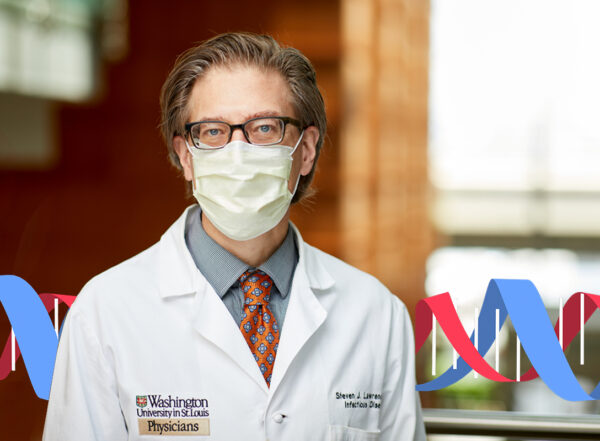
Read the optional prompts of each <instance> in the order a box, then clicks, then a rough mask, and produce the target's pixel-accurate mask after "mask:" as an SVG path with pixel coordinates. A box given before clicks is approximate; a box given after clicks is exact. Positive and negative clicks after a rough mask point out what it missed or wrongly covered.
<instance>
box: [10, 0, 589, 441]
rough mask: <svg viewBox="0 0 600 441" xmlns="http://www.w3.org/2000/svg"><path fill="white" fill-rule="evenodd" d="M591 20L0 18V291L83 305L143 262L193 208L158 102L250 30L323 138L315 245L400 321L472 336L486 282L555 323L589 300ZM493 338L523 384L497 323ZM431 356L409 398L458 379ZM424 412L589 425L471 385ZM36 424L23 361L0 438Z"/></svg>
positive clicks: (156, 13) (57, 0)
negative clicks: (576, 298) (380, 295)
mask: <svg viewBox="0 0 600 441" xmlns="http://www.w3.org/2000/svg"><path fill="white" fill-rule="evenodd" d="M598 17H600V3H598V2H597V1H595V0H576V1H573V2H569V3H568V4H567V3H564V2H559V1H557V0H552V1H548V0H505V1H494V0H458V1H453V2H445V1H442V0H332V1H322V0H303V1H300V0H288V1H286V2H280V1H274V0H264V1H261V2H259V3H256V2H243V1H227V2H215V1H198V0H194V1H193V0H174V1H171V2H165V1H159V0H0V274H16V275H18V276H20V277H22V278H24V279H25V280H27V281H28V282H29V283H30V284H31V285H32V286H33V287H34V288H35V289H36V290H37V291H38V292H55V293H61V294H73V295H74V294H77V293H78V292H79V290H80V289H81V287H82V286H83V284H84V283H85V282H86V281H87V280H89V279H90V278H91V277H92V276H94V275H95V274H97V273H99V272H101V271H103V270H105V269H107V268H109V267H111V266H113V265H115V264H117V263H119V262H120V261H122V260H124V259H126V258H128V257H131V256H133V255H134V254H137V253H138V252H140V251H141V250H143V249H145V248H147V247H148V246H150V245H152V244H153V243H155V242H156V241H157V240H158V239H159V238H160V235H161V234H162V233H163V232H164V230H165V229H166V228H167V227H168V226H169V225H170V224H171V223H172V222H173V221H174V220H175V219H176V218H177V217H178V216H179V215H180V213H181V212H182V210H183V209H184V208H185V207H186V206H187V205H190V204H192V203H194V202H195V201H194V200H193V199H190V198H187V197H186V185H185V183H184V181H183V179H182V178H181V177H180V176H179V174H178V172H177V171H176V170H175V169H174V168H173V167H171V166H170V165H169V163H168V161H167V151H166V147H165V146H164V145H163V142H162V140H161V139H160V134H159V131H158V123H159V103H158V96H159V92H160V88H161V86H162V83H163V81H164V80H165V78H166V75H167V73H168V72H169V70H170V69H171V67H172V65H173V63H174V60H175V58H176V56H177V55H178V54H180V53H181V52H183V51H184V50H186V49H187V48H189V47H190V46H192V45H194V44H195V43H197V42H199V41H201V40H204V39H206V38H209V37H211V36H213V35H216V34H218V33H221V32H225V31H238V30H245V31H255V32H261V33H269V34H272V35H273V36H274V37H275V38H276V39H278V40H279V41H281V42H282V43H283V44H285V45H291V46H294V47H296V48H298V49H300V50H301V51H302V52H303V53H304V54H305V55H307V56H308V58H309V59H310V60H311V61H312V62H313V64H314V66H315V68H316V70H317V78H318V82H319V85H320V88H321V91H322V93H323V95H324V98H325V102H326V107H327V113H328V118H329V127H328V137H327V139H326V142H325V146H324V150H323V152H322V154H321V158H320V160H319V166H318V171H317V174H316V178H315V182H314V186H315V187H316V189H317V195H316V196H315V197H314V198H313V199H312V200H309V201H306V202H304V203H302V204H301V205H299V206H296V207H294V209H293V220H294V222H295V223H296V224H297V225H298V226H299V228H300V230H301V231H302V234H303V236H304V238H305V240H306V241H307V242H309V243H311V244H313V245H315V246H317V247H319V248H321V249H323V250H325V251H327V252H329V253H331V254H334V255H336V256H338V257H340V258H342V259H344V260H346V261H348V262H349V263H351V264H353V265H355V266H357V267H359V268H361V269H363V270H365V271H368V272H370V273H372V274H374V275H376V276H377V277H378V278H380V279H381V280H382V281H383V282H384V283H385V284H386V285H387V286H388V287H389V288H390V289H391V290H392V291H393V292H394V293H395V294H397V295H398V296H399V297H400V298H401V299H402V300H403V301H404V302H405V303H406V305H407V307H408V308H409V311H411V313H412V312H413V311H414V306H415V304H416V303H417V301H418V300H419V299H421V298H423V297H425V296H427V295H434V294H439V293H442V292H446V291H449V292H450V294H451V295H452V298H453V301H454V303H455V304H456V305H457V309H458V312H459V315H460V316H461V319H462V321H463V324H464V326H465V329H466V330H467V332H469V333H470V331H471V330H472V329H473V310H474V308H475V307H477V306H480V305H481V302H482V300H483V295H484V293H485V289H486V287H487V283H488V282H489V279H490V278H492V277H496V278H527V279H530V280H532V281H533V282H534V283H535V284H536V286H537V287H538V289H539V290H540V292H541V294H542V298H543V299H544V303H545V304H546V307H547V309H548V313H549V315H550V317H551V319H552V321H553V322H554V321H555V320H556V317H557V316H558V307H559V304H560V299H561V298H562V299H563V300H566V299H567V298H568V297H569V296H570V295H571V294H572V293H574V292H577V291H587V292H592V293H594V292H596V293H598V292H600V271H599V270H598V269H599V267H600V173H599V171H600V170H599V169H600V165H598V164H600V124H599V123H598V121H599V117H600V104H599V103H600V83H599V82H598V81H597V79H598V78H600V57H599V56H598V55H597V54H598V53H600V27H598V26H597V20H598ZM63 314H64V311H63ZM61 316H62V314H61ZM9 332H10V325H9V323H8V320H7V318H6V316H5V314H4V313H3V312H2V313H0V336H2V337H1V338H2V341H4V340H3V339H4V337H3V336H8V335H9ZM599 332H600V322H599V321H598V320H597V319H595V318H594V317H592V319H591V320H590V322H588V325H586V361H585V364H584V365H580V363H579V358H580V357H579V355H580V354H579V352H578V348H579V344H578V343H579V342H578V341H577V339H576V341H574V343H573V344H572V347H571V348H570V349H569V351H570V352H568V357H569V361H570V362H571V366H572V368H573V369H574V371H576V373H577V375H578V378H579V379H580V382H581V383H582V385H584V387H587V386H591V387H592V388H593V386H594V385H595V384H596V383H597V382H598V380H600V379H599V378H598V375H597V372H598V369H597V368H596V369H594V366H599V365H600V356H599V355H597V354H600V347H598V346H600V343H597V341H598V338H597V337H598V333H599ZM501 337H502V338H501V340H500V342H499V344H500V345H501V351H502V352H501V353H502V359H501V365H500V371H501V372H502V373H503V374H505V375H507V376H511V377H514V376H515V367H514V366H515V351H514V345H515V334H514V332H513V331H512V330H511V328H510V323H508V324H507V325H505V327H504V328H503V329H502V334H501ZM431 344H432V343H431V341H430V342H429V343H428V345H429V347H426V348H424V349H423V350H422V351H421V352H420V353H419V356H418V358H417V363H418V375H419V382H423V381H427V380H428V379H430V378H432V371H433V370H437V374H438V375H439V374H440V373H441V372H443V371H444V370H446V369H447V368H448V367H449V366H451V364H452V350H451V348H450V347H449V346H448V344H447V341H445V340H444V336H443V334H442V333H441V332H438V338H437V340H436V342H435V344H436V349H437V353H438V356H437V359H436V360H437V366H432V357H431V350H432V348H431ZM521 366H522V368H521V371H522V372H525V370H526V369H528V367H529V366H528V365H527V361H526V357H524V360H523V362H522V363H521ZM587 390H588V391H589V390H591V389H590V388H589V387H588V389H587ZM421 398H422V401H423V404H424V406H426V407H447V408H454V409H485V410H506V411H527V412H534V411H535V412H542V413H545V414H548V415H550V414H559V415H564V414H570V413H597V411H598V410H599V409H598V405H597V404H595V402H586V403H583V404H582V403H569V402H566V401H564V400H562V399H560V398H557V397H555V396H554V395H553V394H552V393H551V392H550V391H549V390H548V389H547V387H546V386H545V385H544V384H543V383H541V382H540V381H539V380H534V381H532V382H529V383H527V384H525V383H524V384H518V385H500V384H497V383H492V382H489V381H488V380H485V379H481V378H479V379H474V378H473V377H472V375H471V376H470V378H465V379H464V380H461V382H459V383H457V384H456V385H455V386H453V387H451V388H447V389H444V390H442V391H439V392H438V393H434V392H428V393H422V395H421ZM536 403H537V405H536ZM539 403H544V405H543V406H540V404H539ZM45 409H46V402H45V401H43V400H40V399H38V398H37V397H36V396H35V394H34V392H33V388H32V387H31V385H30V383H29V380H28V378H27V373H26V370H25V367H24V365H23V361H22V360H19V361H18V362H17V366H16V371H15V372H13V373H11V374H10V375H9V376H8V377H7V378H6V379H4V380H3V381H0V427H2V437H3V439H4V438H5V439H15V440H39V439H40V438H41V432H42V428H43V421H44V416H45ZM431 439H434V437H431ZM436 439H437V438H436ZM440 439H449V438H444V437H442V438H440ZM470 439H472V438H470ZM485 439H490V438H485Z"/></svg>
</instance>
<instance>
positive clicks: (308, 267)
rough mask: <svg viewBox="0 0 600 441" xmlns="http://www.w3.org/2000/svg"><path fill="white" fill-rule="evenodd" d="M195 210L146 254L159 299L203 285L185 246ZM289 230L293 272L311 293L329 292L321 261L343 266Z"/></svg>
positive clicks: (329, 277)
mask: <svg viewBox="0 0 600 441" xmlns="http://www.w3.org/2000/svg"><path fill="white" fill-rule="evenodd" d="M197 207H198V206H197V205H191V206H189V207H188V208H186V210H185V211H184V212H183V213H182V214H181V216H180V217H179V218H178V219H177V221H175V223H174V224H173V225H171V226H170V227H169V229H168V230H167V231H166V232H165V233H164V234H163V235H162V237H161V239H160V242H159V243H158V244H156V246H155V247H152V248H151V249H150V250H147V251H148V252H151V253H154V252H156V253H157V259H158V260H157V262H156V264H157V266H156V268H155V270H156V274H157V282H158V284H159V291H160V296H161V297H162V298H169V297H175V296H182V295H188V294H193V293H195V292H198V289H199V287H201V286H203V285H204V284H206V283H207V281H206V278H205V277H204V276H203V275H202V274H201V273H200V271H199V270H198V267H197V266H196V264H195V263H194V259H193V258H192V255H191V253H190V252H189V250H188V248H187V246H186V243H185V224H186V219H187V217H188V213H190V211H195V210H196V209H197ZM290 229H291V230H292V231H293V237H294V240H295V242H296V245H297V248H298V264H297V268H296V270H295V272H296V273H299V274H300V275H302V276H303V277H306V278H307V280H308V284H309V286H310V287H311V288H312V289H315V290H326V289H328V288H331V287H332V286H333V285H334V284H335V279H334V278H333V276H332V275H331V274H330V273H329V271H328V270H327V269H326V268H325V265H324V262H325V260H327V261H329V263H330V265H331V266H332V268H333V267H338V266H339V265H343V264H342V263H341V262H340V261H338V260H337V259H335V258H334V257H332V256H329V255H327V254H325V253H323V252H322V251H320V250H318V249H316V248H313V247H311V246H310V245H308V244H306V243H304V241H303V240H302V235H301V234H300V232H299V231H298V229H297V228H296V227H295V225H294V224H293V223H291V222H290ZM336 262H337V263H336ZM295 277H296V276H294V278H295Z"/></svg>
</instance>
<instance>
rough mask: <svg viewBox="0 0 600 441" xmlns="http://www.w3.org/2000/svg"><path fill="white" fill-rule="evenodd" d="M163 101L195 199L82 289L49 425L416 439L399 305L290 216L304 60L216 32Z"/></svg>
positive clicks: (191, 55)
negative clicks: (145, 244)
mask: <svg viewBox="0 0 600 441" xmlns="http://www.w3.org/2000/svg"><path fill="white" fill-rule="evenodd" d="M161 105H162V119H163V124H162V130H163V135H164V137H165V139H166V143H167V146H168V148H169V153H170V157H171V159H172V160H173V162H174V163H175V164H176V165H177V166H178V167H179V168H180V169H181V170H182V171H183V175H184V176H185V179H186V180H188V181H191V184H192V190H193V194H194V196H195V197H196V199H197V200H198V202H199V206H198V205H196V206H192V207H189V208H188V209H187V210H186V211H185V212H184V213H183V215H182V216H181V217H180V218H179V219H178V220H177V221H176V222H175V224H174V225H173V226H171V227H170V228H169V230H167V232H166V233H165V234H164V235H163V237H162V238H161V240H160V242H159V243H157V244H156V245H154V246H153V247H151V248H150V249H148V250H146V251H144V252H143V253H141V254H139V255H137V256H135V257H133V258H132V259H130V260H128V261H126V262H124V263H122V264H120V265H118V266H116V267H114V268H112V269H110V270H108V271H106V272H105V273H103V274H101V275H99V276H97V277H95V278H94V279H92V280H91V281H90V282H89V283H88V284H87V285H86V286H85V287H84V289H83V291H82V292H81V294H80V295H79V296H78V298H77V300H76V302H75V304H74V305H73V307H72V308H71V310H70V312H69V314H68V317H67V320H66V322H65V325H64V329H63V332H62V336H61V341H60V344H59V349H58V355H57V361H56V367H55V371H54V377H53V384H52V390H51V394H50V401H49V406H48V414H47V420H46V427H45V432H44V440H47V441H54V440H56V441H58V440H60V441H65V440H78V441H79V440H110V441H118V440H138V439H151V438H148V436H162V437H164V438H168V439H171V438H170V437H173V438H172V439H180V438H179V437H180V436H187V437H188V438H190V439H214V440H220V441H228V440H232V441H234V440H239V439H244V440H265V439H271V440H277V441H280V440H293V441H298V440H375V439H378V440H390V441H391V440H402V441H404V440H412V439H418V440H424V439H425V436H424V430H423V423H422V418H421V410H420V404H419V400H418V395H417V394H416V392H415V379H414V366H413V364H414V356H413V351H414V348H413V344H414V343H413V335H412V329H411V324H410V319H409V316H408V314H407V312H406V308H405V307H404V305H403V304H402V303H401V302H400V301H399V300H398V299H397V298H396V297H394V296H393V295H392V294H390V293H389V291H388V290H387V289H386V288H384V287H383V286H382V285H381V284H380V283H379V282H377V281H376V280H375V279H374V278H373V277H371V276H369V275H367V274H364V273H362V272H360V271H358V270H356V269H354V268H352V267H350V266H348V265H346V264H344V263H343V262H341V261H339V260H337V259H335V258H334V257H332V256H329V255H326V254H325V253H323V252H321V251H319V250H317V249H315V248H312V247H311V246H309V245H307V244H305V243H304V242H303V241H302V237H301V236H300V234H299V232H298V231H297V230H296V229H295V227H294V226H293V225H292V224H291V223H290V222H289V206H290V203H291V202H293V201H297V200H300V199H301V198H302V197H303V196H304V195H305V194H306V193H307V191H308V187H309V185H310V181H311V178H312V176H313V173H314V170H315V163H316V160H317V158H318V155H319V150H320V148H321V145H322V143H323V137H324V134H325V127H326V118H325V111H324V105H323V100H322V97H321V95H320V93H319V90H318V88H317V84H316V79H315V72H314V70H313V68H312V66H311V64H310V62H309V61H308V60H307V59H306V58H305V57H304V56H303V55H302V54H301V53H299V52H298V51H297V50H295V49H291V48H286V49H282V48H281V47H280V46H279V45H278V44H277V42H275V41H274V40H273V39H272V38H270V37H268V36H259V35H253V34H224V35H219V36H217V37H214V38H212V39H210V40H208V41H206V42H204V43H203V44H201V45H199V46H198V47H195V48H192V49H190V50H188V51H187V52H185V53H184V54H183V55H181V56H180V57H179V58H178V60H177V62H176V64H175V67H174V68H173V70H172V72H171V73H170V75H169V77H168V78H167V80H166V82H165V85H164V86H163V91H162V97H161ZM175 436H177V438H174V437H175Z"/></svg>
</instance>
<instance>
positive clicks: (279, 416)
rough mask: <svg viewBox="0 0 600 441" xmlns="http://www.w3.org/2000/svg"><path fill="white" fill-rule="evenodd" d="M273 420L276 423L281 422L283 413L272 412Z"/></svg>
mask: <svg viewBox="0 0 600 441" xmlns="http://www.w3.org/2000/svg"><path fill="white" fill-rule="evenodd" d="M273 421H275V422H276V423H277V424H281V423H282V422H283V415H282V414H280V413H276V414H273Z"/></svg>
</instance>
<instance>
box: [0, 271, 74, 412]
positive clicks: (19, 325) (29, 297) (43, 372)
mask: <svg viewBox="0 0 600 441" xmlns="http://www.w3.org/2000/svg"><path fill="white" fill-rule="evenodd" d="M54 299H58V300H59V302H63V303H65V304H66V305H67V306H71V304H72V303H73V301H74V299H75V296H67V295H61V294H39V295H38V294H37V293H36V292H35V290H34V289H33V288H32V287H31V285H29V284H28V283H27V282H26V281H25V280H23V279H21V278H20V277H17V276H10V275H7V276H0V304H2V306H3V307H4V310H5V311H6V315H7V316H8V320H9V321H10V325H11V327H12V329H13V332H14V334H15V339H16V341H17V342H18V350H17V351H16V352H17V354H18V352H19V351H20V353H21V354H22V356H23V361H24V363H25V368H26V369H27V374H28V375H29V379H30V381H31V384H32V386H33V389H34V391H35V393H36V395H37V396H38V397H39V398H42V399H44V400H47V399H48V397H49V395H50V384H51V382H52V373H53V371H54V361H55V360H56V350H57V348H58V337H57V336H56V333H55V330H54V326H53V324H52V322H51V320H50V317H49V315H48V312H50V311H52V310H53V309H54ZM17 356H18V355H17ZM10 371H11V341H10V337H9V341H7V343H6V345H5V347H4V350H3V352H2V355H1V356H0V380H3V379H4V378H6V377H7V376H8V374H9V373H10Z"/></svg>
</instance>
